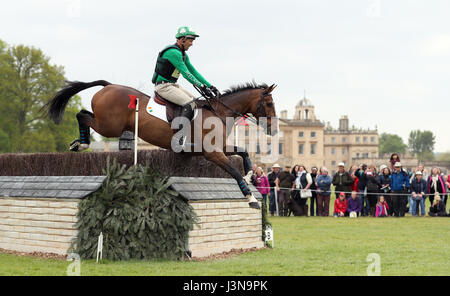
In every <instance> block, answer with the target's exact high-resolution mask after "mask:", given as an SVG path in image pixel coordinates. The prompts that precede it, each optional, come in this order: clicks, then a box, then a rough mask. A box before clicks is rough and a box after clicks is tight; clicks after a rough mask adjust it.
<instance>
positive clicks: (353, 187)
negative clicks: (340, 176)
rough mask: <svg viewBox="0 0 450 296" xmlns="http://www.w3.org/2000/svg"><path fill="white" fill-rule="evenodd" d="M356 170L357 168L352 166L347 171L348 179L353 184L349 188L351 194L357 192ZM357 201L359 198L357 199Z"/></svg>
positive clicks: (357, 179)
mask: <svg viewBox="0 0 450 296" xmlns="http://www.w3.org/2000/svg"><path fill="white" fill-rule="evenodd" d="M357 169H358V167H357V166H356V165H353V166H352V168H351V169H350V171H349V174H350V177H351V178H352V180H353V184H352V186H351V189H352V192H353V191H356V192H358V191H359V189H358V182H359V178H358V177H357V176H356V174H355V173H356V170H357ZM358 200H359V198H358Z"/></svg>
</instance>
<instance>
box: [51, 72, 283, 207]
mask: <svg viewBox="0 0 450 296" xmlns="http://www.w3.org/2000/svg"><path fill="white" fill-rule="evenodd" d="M94 86H103V88H102V89H101V90H100V91H98V92H97V93H96V94H95V95H94V96H93V97H92V101H91V107H92V111H93V113H91V112H89V111H87V110H81V111H80V112H79V113H78V114H77V115H76V117H77V120H78V124H79V129H80V138H83V137H84V138H85V139H87V141H85V143H87V144H86V145H84V147H83V148H87V147H88V144H89V143H90V141H89V134H90V130H89V128H93V129H94V130H95V131H96V132H97V133H99V134H100V135H102V136H104V137H108V138H109V137H120V136H121V135H122V133H123V132H124V131H131V132H134V130H135V113H136V110H133V109H130V108H128V104H129V102H130V99H129V95H135V96H137V97H138V98H139V105H140V106H146V105H147V103H148V100H149V99H150V98H149V96H147V95H146V94H144V93H142V92H140V91H138V90H136V89H134V88H131V87H127V86H122V85H117V84H111V83H109V82H107V81H105V80H97V81H93V82H89V83H87V82H79V81H74V82H67V85H66V86H65V87H63V88H62V89H61V90H59V91H58V92H57V94H56V95H55V97H54V98H53V99H51V100H50V101H49V102H48V103H47V104H46V105H44V107H43V110H44V111H46V112H47V114H48V116H49V117H50V118H51V119H52V120H53V121H54V122H55V123H57V124H58V123H59V122H61V119H62V116H63V114H64V109H65V107H66V105H67V103H68V101H69V99H70V98H71V97H72V96H74V95H75V94H77V93H78V92H80V91H82V90H85V89H87V88H90V87H94ZM275 87H276V86H275V85H271V86H268V85H266V84H260V85H258V84H256V83H255V82H253V83H246V84H244V85H238V86H237V87H232V88H231V89H229V90H226V91H225V92H224V94H223V95H222V96H220V97H216V98H213V99H211V100H210V104H209V107H210V108H207V107H208V106H207V105H208V104H205V100H197V101H196V105H197V107H196V108H197V109H198V108H200V109H201V110H202V131H201V139H202V143H203V139H204V138H205V136H206V135H207V134H208V133H209V132H210V131H211V130H212V128H204V126H203V122H205V120H207V119H208V118H210V117H218V118H220V124H223V126H222V128H223V129H222V130H223V131H226V129H225V119H226V118H230V117H232V118H233V119H235V118H237V117H240V116H241V115H243V114H252V115H253V116H254V117H255V119H256V120H257V122H259V120H260V118H266V119H267V124H266V133H267V134H269V135H270V134H271V131H272V128H271V124H272V121H271V119H272V117H276V113H275V106H274V102H273V98H272V94H271V93H272V91H273V89H274V88H275ZM199 101H203V103H199ZM145 109H146V108H145V107H144V108H139V116H138V121H139V122H138V131H139V138H141V139H142V140H144V141H146V142H148V143H150V144H153V145H156V146H158V147H161V148H164V149H171V150H173V149H172V148H171V139H172V137H173V135H174V134H175V131H174V129H172V128H171V125H170V124H169V123H167V122H165V121H163V120H161V119H159V118H157V117H154V116H152V115H150V114H149V113H147V112H146V110H145ZM276 132H277V130H275V131H274V133H276ZM222 137H223V139H222V142H221V143H223V145H222V147H219V148H220V149H216V150H214V151H206V150H205V149H202V150H201V152H200V155H203V156H204V157H205V158H206V159H207V160H209V161H212V162H213V163H215V164H217V165H218V166H219V167H220V168H222V169H223V170H225V171H226V172H227V173H229V174H230V175H231V176H232V177H233V178H234V179H235V180H236V182H237V183H238V185H239V188H240V189H241V192H242V194H243V195H244V196H245V197H246V198H247V199H248V201H249V206H250V207H251V208H256V209H259V208H260V206H259V204H258V202H257V200H256V198H255V197H254V196H253V195H252V194H251V191H250V189H249V188H248V186H247V184H248V183H249V182H250V176H251V174H252V171H251V169H252V165H251V162H250V158H249V155H248V152H247V151H246V150H245V149H242V148H240V147H239V148H238V147H237V146H233V147H230V146H227V145H226V143H227V141H226V138H227V132H223V134H222ZM74 142H75V141H74ZM74 142H72V143H74ZM86 146H87V147H86ZM230 148H231V149H230ZM230 151H232V152H230ZM183 153H188V154H192V155H198V154H199V152H183ZM227 155H228V156H230V155H239V156H241V157H242V158H243V161H244V172H245V177H243V176H241V174H240V173H239V171H238V170H237V169H236V168H235V167H234V166H233V165H232V163H231V161H230V160H229V159H228V157H227Z"/></svg>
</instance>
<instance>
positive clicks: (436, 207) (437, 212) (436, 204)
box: [428, 192, 447, 217]
mask: <svg viewBox="0 0 450 296" xmlns="http://www.w3.org/2000/svg"><path fill="white" fill-rule="evenodd" d="M428 215H429V216H430V217H446V216H447V212H446V211H445V205H444V203H443V202H442V201H441V196H440V194H439V192H436V193H435V196H434V199H433V204H432V206H431V207H430V211H429V212H428Z"/></svg>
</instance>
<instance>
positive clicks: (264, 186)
mask: <svg viewBox="0 0 450 296" xmlns="http://www.w3.org/2000/svg"><path fill="white" fill-rule="evenodd" d="M255 183H256V189H258V191H259V193H261V195H262V197H263V203H264V205H266V204H267V195H268V194H269V193H270V188H269V187H270V185H269V180H268V179H267V176H266V174H264V172H263V170H262V168H261V167H258V168H256V174H255ZM266 209H267V207H266Z"/></svg>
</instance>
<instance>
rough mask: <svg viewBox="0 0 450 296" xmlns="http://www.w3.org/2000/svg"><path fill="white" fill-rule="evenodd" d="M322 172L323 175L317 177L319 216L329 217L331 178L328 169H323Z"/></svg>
mask: <svg viewBox="0 0 450 296" xmlns="http://www.w3.org/2000/svg"><path fill="white" fill-rule="evenodd" d="M320 172H321V174H320V175H319V176H317V177H316V185H317V209H318V210H319V213H318V216H328V214H329V213H330V195H331V190H330V189H331V177H330V175H328V169H327V168H326V167H322V168H321V169H320Z"/></svg>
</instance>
